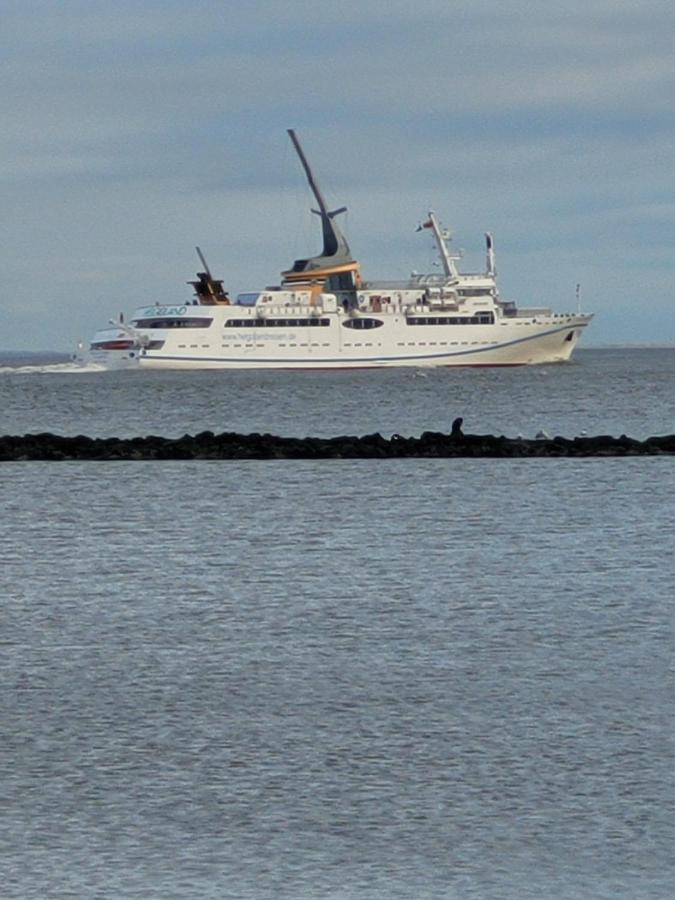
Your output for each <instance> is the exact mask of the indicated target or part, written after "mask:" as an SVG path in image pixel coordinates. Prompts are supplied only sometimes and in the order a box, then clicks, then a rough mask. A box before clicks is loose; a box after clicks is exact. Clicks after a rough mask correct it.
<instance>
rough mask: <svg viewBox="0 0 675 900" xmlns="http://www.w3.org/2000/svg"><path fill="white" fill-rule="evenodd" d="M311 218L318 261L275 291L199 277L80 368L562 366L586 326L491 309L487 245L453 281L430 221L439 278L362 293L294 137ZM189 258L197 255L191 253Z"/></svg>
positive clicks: (108, 335)
mask: <svg viewBox="0 0 675 900" xmlns="http://www.w3.org/2000/svg"><path fill="white" fill-rule="evenodd" d="M289 134H290V136H291V139H292V141H293V143H294V146H295V148H296V150H297V152H298V155H299V157H300V160H301V162H302V165H303V168H304V170H305V173H306V175H307V178H308V181H309V184H310V187H311V189H312V191H313V193H314V196H315V198H316V201H317V204H318V206H319V210H318V211H317V212H318V214H319V216H320V217H321V224H322V231H323V243H324V246H323V252H322V254H321V255H320V256H316V257H311V258H310V259H302V260H297V261H296V263H295V265H294V266H293V268H292V269H291V270H289V271H287V272H284V273H283V275H282V282H281V284H280V285H279V286H278V287H273V288H266V289H265V290H262V291H253V292H248V293H243V294H239V295H238V296H237V298H236V299H234V300H231V299H230V298H229V296H228V295H227V293H226V292H225V291H224V290H223V287H222V282H220V281H216V280H215V279H213V278H212V276H211V273H210V272H209V269H208V266H207V265H206V263H205V262H204V259H203V257H202V256H201V253H200V258H201V260H202V262H203V263H204V269H205V271H204V272H200V273H199V274H198V280H197V281H195V282H192V284H193V285H194V287H195V299H194V300H193V301H191V302H189V303H185V304H182V305H166V304H162V303H155V304H151V305H146V306H142V307H140V308H138V309H136V310H135V311H134V313H133V315H132V316H131V318H130V319H129V321H128V323H125V322H123V321H120V322H114V323H111V325H110V327H109V328H106V329H104V330H102V331H99V332H97V333H96V334H95V335H94V338H93V339H92V341H91V344H90V347H89V350H88V352H87V354H86V358H87V359H88V360H89V361H93V362H96V363H99V364H102V365H105V366H107V367H143V368H145V367H147V368H171V369H177V368H185V369H197V368H222V369H234V368H284V369H301V368H308V369H316V368H339V369H342V368H359V367H380V366H500V365H501V366H508V365H527V364H533V363H551V362H564V361H566V360H568V359H569V358H570V357H571V355H572V351H573V350H574V347H575V346H576V343H577V341H578V339H579V337H580V335H581V333H582V331H583V329H584V328H585V327H586V325H588V323H589V322H590V320H591V318H592V316H591V315H583V314H581V313H579V312H577V313H554V312H553V311H552V310H550V309H546V308H529V309H518V308H517V307H516V305H515V304H514V303H511V302H503V301H502V300H501V299H500V298H499V293H498V290H497V282H496V269H495V260H494V249H493V243H492V238H491V236H490V235H486V239H487V260H486V271H485V272H483V273H480V274H466V273H461V272H460V271H459V270H458V268H457V261H458V259H459V257H457V256H454V255H453V254H451V253H450V251H449V248H448V236H447V234H446V233H445V232H444V230H443V229H442V228H441V226H440V224H439V222H438V220H437V219H436V216H435V215H434V213H433V212H430V213H429V217H428V219H427V221H426V222H425V223H424V225H423V226H420V227H421V228H427V229H430V230H431V231H432V233H433V235H434V238H435V241H436V245H437V248H438V252H439V256H440V261H441V265H442V269H443V272H442V274H440V273H438V274H431V275H412V276H411V277H410V279H408V280H407V281H404V282H377V283H374V282H366V281H363V280H362V278H361V273H360V266H359V263H358V262H357V261H356V260H354V259H353V258H352V256H351V253H350V250H349V247H348V245H347V242H346V240H345V238H344V236H343V235H342V234H341V232H340V230H339V228H338V227H337V225H336V224H335V222H334V218H335V216H336V215H338V214H339V213H340V212H343V211H344V210H343V209H340V210H334V211H328V209H327V208H326V204H325V202H324V199H323V196H322V194H321V191H320V190H319V188H318V186H317V185H316V182H315V181H314V177H313V174H312V172H311V170H310V168H309V165H308V163H307V160H306V159H305V156H304V154H303V152H302V148H301V147H300V145H299V143H298V141H297V138H296V136H295V134H294V132H292V131H290V132H289ZM198 252H199V251H198Z"/></svg>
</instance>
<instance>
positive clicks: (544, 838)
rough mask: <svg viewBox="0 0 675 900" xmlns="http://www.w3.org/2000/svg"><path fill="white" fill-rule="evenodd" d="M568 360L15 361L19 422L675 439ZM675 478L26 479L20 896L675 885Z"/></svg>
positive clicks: (467, 471)
mask: <svg viewBox="0 0 675 900" xmlns="http://www.w3.org/2000/svg"><path fill="white" fill-rule="evenodd" d="M674 379H675V360H674V357H673V353H672V351H670V352H669V351H665V350H662V351H656V350H654V351H648V350H644V351H622V352H619V351H586V352H585V353H584V352H580V353H579V354H578V356H577V362H575V363H574V364H572V365H571V366H560V367H551V368H544V369H539V368H536V369H519V370H504V371H499V370H484V371H471V370H465V371H461V372H460V371H455V372H448V371H445V372H422V371H419V372H416V371H415V370H411V371H408V370H400V371H398V372H370V373H321V374H316V375H313V374H311V373H285V374H284V373H281V374H277V375H275V374H273V373H270V372H263V373H255V372H251V373H220V374H217V373H183V374H177V373H168V372H167V373H118V374H111V373H101V372H84V373H83V372H79V373H76V372H74V371H71V368H70V367H69V364H68V363H63V362H56V363H53V362H49V361H38V362H37V364H36V361H35V360H19V361H17V360H11V361H10V362H9V363H8V364H6V365H5V368H4V370H2V371H1V373H0V393H1V394H2V399H3V404H2V416H3V425H2V428H1V429H0V430H1V431H2V432H4V433H23V432H24V431H32V432H39V431H58V432H60V433H63V434H76V433H86V434H98V435H105V434H120V435H125V436H129V435H134V434H148V433H157V434H166V435H168V436H171V435H178V434H182V433H184V432H188V433H195V432H196V431H201V430H204V429H207V428H210V429H211V430H214V431H223V430H233V431H242V432H249V431H262V432H264V431H271V432H273V433H277V434H293V435H298V436H304V435H305V434H319V435H331V434H338V433H353V434H363V433H372V432H373V431H380V432H381V433H383V434H384V435H385V436H389V435H390V434H391V433H392V432H399V433H402V434H419V433H420V432H421V431H422V430H447V429H448V427H449V422H450V421H451V420H452V418H454V417H455V416H456V415H462V416H463V417H464V419H465V430H466V431H476V432H491V433H505V434H508V435H515V434H516V433H523V434H525V435H526V436H534V433H535V432H536V430H538V429H539V428H545V429H546V430H547V431H549V432H550V433H551V434H553V433H561V434H564V435H566V436H570V437H571V436H574V434H578V433H581V432H582V431H587V432H588V433H589V434H600V433H609V434H620V433H623V432H625V433H627V434H629V435H631V436H633V437H644V436H647V435H648V434H658V433H661V434H663V433H672V432H673V431H675V427H673V403H674V398H675V391H674V390H673V387H674V384H675V381H674ZM674 495H675V467H674V465H673V461H672V459H671V458H669V457H660V458H658V457H657V458H630V459H581V460H566V459H559V460H387V461H370V460H354V461H338V460H331V461H317V462H310V461H295V462H290V461H269V462H254V461H249V462H236V461H235V462H218V461H202V462H200V461H165V462H99V463H94V462H84V463H83V462H60V463H46V462H45V463H42V462H24V463H3V464H0V497H1V499H2V510H3V514H2V519H1V520H0V558H1V560H2V568H1V570H0V593H1V594H2V596H3V603H2V606H1V607H0V617H1V618H0V621H1V622H2V627H1V629H0V641H1V644H2V652H1V653H0V698H1V701H2V715H1V717H0V729H2V739H1V740H0V773H1V774H0V787H1V790H0V796H1V797H2V806H3V810H2V817H1V818H0V877H1V881H2V888H1V889H0V893H1V895H2V896H3V897H7V898H52V897H54V898H61V897H63V898H66V897H68V898H72V897H78V898H79V897H83V898H90V897H106V898H108V897H110V898H118V897H119V898H200V897H204V898H207V897H208V898H211V897H213V898H223V897H225V898H230V897H231V898H268V897H269V898H289V900H290V898H345V900H346V898H359V900H360V898H390V897H391V898H514V900H515V898H549V897H550V898H570V900H571V898H579V897H583V898H586V897H588V898H608V900H609V898H617V897H618V898H626V900H628V898H631V900H633V898H659V900H661V898H663V900H665V898H670V897H672V894H673V887H672V886H673V884H674V883H675V864H674V863H673V855H672V835H673V825H674V821H673V813H672V810H673V809H674V808H675V790H674V786H673V775H672V771H673V764H672V763H673V729H672V715H673V701H672V681H673V663H672V659H673V640H672V609H673V600H672V594H673V588H672V586H673V580H674V577H673V576H674V575H675V565H674V563H673V555H672V536H673V534H674V533H675V507H674V504H673V502H672V497H673V496H674Z"/></svg>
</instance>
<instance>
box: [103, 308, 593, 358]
mask: <svg viewBox="0 0 675 900" xmlns="http://www.w3.org/2000/svg"><path fill="white" fill-rule="evenodd" d="M387 318H388V317H387V316H384V315H383V316H381V319H382V323H383V327H381V328H378V329H376V332H375V333H372V332H369V331H368V332H366V331H364V332H360V333H358V334H357V335H356V336H354V333H353V332H351V333H349V334H347V333H346V332H345V330H344V329H342V327H341V326H342V325H344V317H342V316H338V315H335V317H334V318H333V317H331V321H330V323H329V327H327V328H325V329H317V328H311V329H310V328H302V327H300V328H297V327H295V328H294V327H293V326H292V325H289V326H288V328H287V329H286V330H285V331H283V332H281V333H278V334H272V333H270V332H269V330H267V333H265V334H262V333H258V332H259V331H260V330H259V329H250V330H249V329H241V330H240V331H237V332H235V333H233V334H228V335H227V338H224V337H223V334H224V333H225V330H224V329H223V328H222V326H223V324H224V322H222V321H217V320H216V321H213V322H211V323H210V325H209V327H208V328H197V329H195V330H194V331H192V333H190V335H189V336H188V337H186V335H185V333H184V332H183V333H180V334H178V333H177V331H173V332H172V331H168V330H167V331H165V332H157V331H156V332H154V333H153V335H152V336H153V338H154V339H155V342H156V343H161V344H162V346H161V348H160V349H148V348H147V347H143V346H142V345H139V346H137V347H133V348H126V349H123V350H118V349H111V350H105V349H92V350H91V351H90V353H89V355H88V359H87V361H89V362H94V363H96V364H99V365H102V366H104V367H106V368H144V369H145V368H147V369H362V368H398V367H410V366H412V367H416V368H419V367H451V366H480V367H485V366H524V365H541V364H548V363H562V362H567V361H568V360H569V359H570V358H571V356H572V353H573V351H574V348H575V346H576V344H577V342H578V340H579V337H580V336H581V334H582V332H583V329H584V328H585V327H586V325H587V324H588V322H589V321H590V318H591V317H590V316H581V315H564V316H555V315H554V316H551V317H550V318H548V319H546V320H543V321H531V320H519V319H513V320H506V321H501V322H497V323H496V324H491V325H476V326H468V327H467V326H463V327H459V326H446V327H438V326H422V327H417V328H410V327H409V326H407V325H406V324H405V320H402V318H401V317H396V318H394V317H391V319H392V320H391V321H387ZM216 319H217V317H216ZM319 331H321V332H322V333H321V334H319V333H318V332H319ZM106 336H107V337H108V338H110V337H111V332H110V331H107V332H101V333H99V335H97V337H98V341H95V342H94V343H95V344H96V343H98V344H99V345H105V343H106V341H105V338H106ZM217 345H218V346H217Z"/></svg>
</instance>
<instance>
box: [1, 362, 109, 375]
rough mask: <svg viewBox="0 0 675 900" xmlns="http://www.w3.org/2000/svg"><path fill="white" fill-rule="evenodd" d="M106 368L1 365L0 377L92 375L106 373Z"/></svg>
mask: <svg viewBox="0 0 675 900" xmlns="http://www.w3.org/2000/svg"><path fill="white" fill-rule="evenodd" d="M105 371H106V368H105V366H98V365H96V364H95V363H86V364H82V363H77V362H63V363H45V364H42V365H39V364H36V365H19V366H9V365H0V375H90V374H92V373H94V372H105Z"/></svg>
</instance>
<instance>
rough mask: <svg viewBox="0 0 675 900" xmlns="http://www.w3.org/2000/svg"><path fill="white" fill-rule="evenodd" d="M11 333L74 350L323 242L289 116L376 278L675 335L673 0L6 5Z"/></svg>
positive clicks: (6, 245)
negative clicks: (438, 228) (485, 285)
mask: <svg viewBox="0 0 675 900" xmlns="http://www.w3.org/2000/svg"><path fill="white" fill-rule="evenodd" d="M0 53H1V59H2V64H1V65H2V69H1V71H2V90H1V91H0V109H1V110H2V120H1V121H2V128H1V129H0V147H1V148H2V150H1V158H2V166H1V168H0V180H1V182H2V196H3V203H2V214H1V216H0V228H1V232H0V238H1V240H0V254H1V259H2V298H1V299H2V307H1V308H2V315H1V317H0V322H1V323H2V330H1V332H0V335H1V336H0V350H21V349H27V350H31V349H33V350H45V349H54V350H70V349H71V348H72V346H73V345H74V344H75V343H76V341H77V340H79V339H86V338H89V337H90V336H91V333H92V332H93V331H94V330H95V329H96V328H97V327H99V326H102V325H104V324H105V323H106V322H107V321H108V319H110V318H111V317H113V316H116V315H117V314H118V313H119V312H120V311H122V310H124V311H125V312H129V311H131V310H132V309H133V308H134V307H135V306H137V305H140V304H143V303H146V302H148V301H149V300H152V301H154V300H160V301H162V302H171V303H178V302H183V301H184V300H185V299H186V298H188V297H189V296H190V293H191V292H190V288H189V287H188V286H187V285H186V282H187V281H188V280H189V279H191V278H192V277H194V272H195V271H196V269H197V268H198V259H197V256H196V253H195V251H194V247H195V245H199V246H200V247H201V248H202V250H203V252H204V254H205V255H206V258H207V260H208V262H209V264H210V267H211V269H212V271H213V272H214V274H216V275H217V276H219V277H222V278H223V279H224V281H225V285H226V287H228V288H229V289H230V290H231V291H233V292H236V291H239V290H245V289H255V288H260V287H263V286H265V285H267V284H273V283H276V282H277V281H278V278H279V273H280V271H281V270H282V269H284V268H287V267H288V266H289V265H290V264H291V263H292V262H293V260H294V259H295V258H296V257H298V256H304V255H307V254H309V253H313V252H317V251H318V250H319V249H320V243H321V242H320V235H319V230H318V223H317V220H316V218H315V217H313V216H312V215H311V214H310V212H309V207H310V205H311V198H310V196H309V194H308V192H307V189H306V186H305V183H304V178H303V175H302V170H301V168H300V165H299V163H298V160H297V158H296V157H295V154H294V152H293V149H292V147H291V145H290V142H289V140H288V136H287V135H286V129H287V128H289V127H294V128H295V129H296V130H297V131H298V134H299V136H300V139H301V140H302V142H303V146H304V148H305V151H306V153H307V155H308V157H309V158H310V160H311V162H312V164H313V166H314V169H315V172H316V175H317V178H318V180H319V182H320V183H321V185H322V187H323V188H324V193H325V194H326V195H327V199H328V202H329V203H332V204H333V205H336V206H340V205H343V204H344V205H346V206H348V209H349V211H348V213H347V215H346V216H345V217H344V219H343V225H344V230H345V232H346V234H347V237H348V239H349V242H350V245H351V248H352V252H353V254H354V255H355V256H356V257H357V258H358V259H360V261H361V263H362V268H363V273H364V276H365V277H366V278H368V277H370V278H387V279H393V278H400V277H403V276H406V275H408V274H409V273H410V271H411V270H413V269H415V270H418V271H423V270H428V269H429V268H430V267H431V265H432V263H433V260H434V253H433V251H432V248H431V245H430V242H429V235H428V233H426V232H424V233H421V234H418V233H416V232H415V227H416V226H417V224H418V223H419V222H420V221H421V220H422V219H423V218H424V217H425V214H426V212H427V210H428V209H430V208H431V209H434V210H435V211H436V213H437V215H438V216H439V218H440V219H441V220H442V221H443V222H444V223H445V224H446V225H447V226H448V227H450V228H451V230H452V232H453V235H454V244H455V246H456V247H457V248H461V249H463V250H464V252H465V261H464V264H463V265H464V267H465V268H467V269H474V270H475V269H477V268H481V267H482V265H483V259H484V254H483V232H484V231H486V230H489V231H492V232H493V234H494V237H495V245H496V250H497V266H498V270H499V277H500V285H501V291H502V296H503V297H504V299H515V300H517V301H518V302H519V303H521V304H522V305H528V304H532V305H537V304H542V303H546V304H550V305H552V306H553V307H554V308H555V309H556V310H557V311H565V310H567V309H574V308H575V307H576V299H575V288H576V285H577V283H579V284H580V285H581V301H582V307H583V308H584V309H585V310H587V311H592V312H595V313H596V319H595V321H594V323H593V325H592V326H591V329H590V330H589V332H588V333H587V335H586V337H585V343H586V345H590V344H610V343H643V342H644V343H649V342H664V341H673V340H675V111H674V110H675V4H673V3H672V0H638V2H632V0H630V2H629V0H558V2H557V3H555V4H550V3H547V2H543V0H540V2H536V0H417V2H411V0H405V2H403V0H367V2H364V0H332V2H325V0H283V2H282V0H230V2H228V0H219V2H216V0H182V2H181V0H154V2H153V0H115V2H112V0H105V2H103V0H51V2H46V0H45V2H38V0H16V2H14V0H0Z"/></svg>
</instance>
